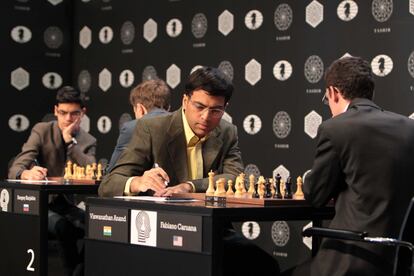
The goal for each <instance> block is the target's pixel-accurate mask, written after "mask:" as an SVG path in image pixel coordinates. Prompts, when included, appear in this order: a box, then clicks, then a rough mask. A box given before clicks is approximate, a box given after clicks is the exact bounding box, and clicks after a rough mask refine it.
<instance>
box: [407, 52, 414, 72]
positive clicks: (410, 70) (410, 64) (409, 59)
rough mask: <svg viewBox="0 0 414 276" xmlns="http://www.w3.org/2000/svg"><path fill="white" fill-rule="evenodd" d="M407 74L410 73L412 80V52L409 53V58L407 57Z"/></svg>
mask: <svg viewBox="0 0 414 276" xmlns="http://www.w3.org/2000/svg"><path fill="white" fill-rule="evenodd" d="M407 66H408V72H409V73H410V75H411V77H412V78H414V51H413V52H411V54H410V56H409V57H408V62H407Z"/></svg>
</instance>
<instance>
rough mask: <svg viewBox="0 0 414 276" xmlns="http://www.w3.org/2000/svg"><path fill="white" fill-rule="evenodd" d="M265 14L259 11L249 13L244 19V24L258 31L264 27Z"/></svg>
mask: <svg viewBox="0 0 414 276" xmlns="http://www.w3.org/2000/svg"><path fill="white" fill-rule="evenodd" d="M262 23H263V14H262V13H261V12H260V11H258V10H251V11H249V12H248V13H247V14H246V16H245V17H244V24H245V25H246V27H247V28H248V29H250V30H257V29H259V28H260V26H262Z"/></svg>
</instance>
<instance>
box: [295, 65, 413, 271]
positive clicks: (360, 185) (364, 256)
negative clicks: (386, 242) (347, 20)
mask: <svg viewBox="0 0 414 276" xmlns="http://www.w3.org/2000/svg"><path fill="white" fill-rule="evenodd" d="M325 78H326V87H327V88H326V93H325V97H324V100H326V102H327V104H328V105H329V107H330V110H331V112H332V115H333V118H331V119H329V120H327V121H325V122H323V123H322V124H321V126H320V128H319V133H318V135H319V141H318V144H317V149H316V156H315V160H314V163H313V167H312V170H311V172H310V173H309V174H308V175H307V176H306V178H305V183H304V185H303V187H304V192H305V198H306V200H307V201H309V202H310V203H311V204H312V205H314V206H316V207H320V206H323V205H325V204H326V203H327V202H329V201H330V200H331V199H332V198H334V199H335V210H336V214H335V217H334V218H333V220H332V222H331V224H330V227H331V228H338V229H347V230H355V231H367V232H368V233H369V235H370V236H386V237H392V238H397V237H398V234H399V229H400V227H401V224H402V221H403V216H404V212H405V210H406V208H407V206H408V203H409V201H410V199H411V197H412V196H413V194H414V185H412V183H411V181H412V179H413V176H414V171H413V168H414V121H413V120H411V119H409V118H407V117H405V116H401V115H398V114H395V113H392V112H388V111H385V110H383V109H382V108H380V107H379V106H378V105H376V104H374V103H373V102H372V101H371V99H372V98H373V94H374V81H373V76H372V71H371V67H370V65H369V63H368V62H367V61H364V60H363V59H361V58H358V57H347V58H342V59H339V60H337V61H335V62H334V63H333V64H332V65H331V66H330V67H329V68H328V70H327V72H326V76H325ZM393 260H394V250H393V249H392V248H389V247H385V246H380V245H372V244H368V243H358V242H351V241H340V240H332V239H324V240H323V242H322V244H321V247H320V250H319V252H318V254H317V255H316V257H315V258H314V259H313V261H312V262H311V264H310V269H309V267H305V266H304V267H301V268H298V270H297V271H296V274H295V275H310V274H311V275H318V276H323V275H339V276H340V275H392V262H393Z"/></svg>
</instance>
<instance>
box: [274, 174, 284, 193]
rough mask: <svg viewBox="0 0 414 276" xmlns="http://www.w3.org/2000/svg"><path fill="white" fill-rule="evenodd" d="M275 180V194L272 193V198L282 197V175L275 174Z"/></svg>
mask: <svg viewBox="0 0 414 276" xmlns="http://www.w3.org/2000/svg"><path fill="white" fill-rule="evenodd" d="M275 178H276V182H275V194H274V195H273V198H282V192H281V190H280V184H281V179H282V177H281V176H280V174H277V175H276V177H275Z"/></svg>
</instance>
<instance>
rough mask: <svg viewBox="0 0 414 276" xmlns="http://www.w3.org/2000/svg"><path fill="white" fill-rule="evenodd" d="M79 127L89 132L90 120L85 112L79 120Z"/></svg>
mask: <svg viewBox="0 0 414 276" xmlns="http://www.w3.org/2000/svg"><path fill="white" fill-rule="evenodd" d="M80 127H81V128H82V129H83V130H84V131H86V132H89V130H90V128H91V120H90V119H89V116H88V115H87V114H83V117H82V120H81V122H80Z"/></svg>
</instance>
